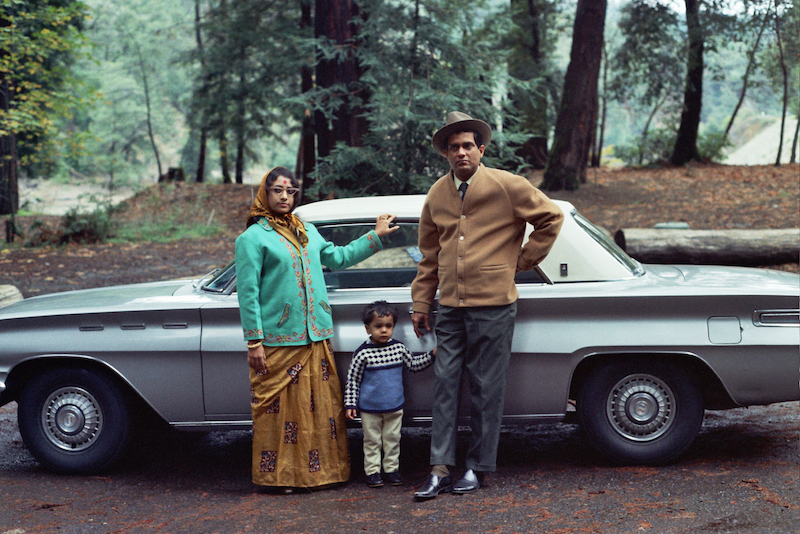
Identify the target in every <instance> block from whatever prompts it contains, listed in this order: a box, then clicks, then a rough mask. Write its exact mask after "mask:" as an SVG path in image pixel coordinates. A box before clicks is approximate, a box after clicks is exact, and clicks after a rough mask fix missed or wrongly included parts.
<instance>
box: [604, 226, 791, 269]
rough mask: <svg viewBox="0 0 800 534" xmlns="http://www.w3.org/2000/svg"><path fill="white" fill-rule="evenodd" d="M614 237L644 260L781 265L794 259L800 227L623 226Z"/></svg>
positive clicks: (626, 248)
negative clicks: (667, 227)
mask: <svg viewBox="0 0 800 534" xmlns="http://www.w3.org/2000/svg"><path fill="white" fill-rule="evenodd" d="M614 241H616V242H617V244H618V245H619V246H620V247H621V248H622V249H623V250H625V251H626V252H627V253H628V254H630V255H631V256H633V257H634V258H636V259H637V260H639V261H641V262H644V263H691V264H709V265H745V266H757V265H781V264H784V263H797V262H798V257H799V256H800V229H798V228H790V229H780V230H659V229H650V228H625V229H622V230H618V231H617V233H616V234H615V235H614Z"/></svg>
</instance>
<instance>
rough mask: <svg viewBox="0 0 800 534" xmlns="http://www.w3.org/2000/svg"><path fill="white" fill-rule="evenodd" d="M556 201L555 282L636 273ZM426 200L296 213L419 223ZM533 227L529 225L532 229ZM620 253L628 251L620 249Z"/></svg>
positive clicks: (549, 261) (389, 199)
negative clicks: (560, 217)
mask: <svg viewBox="0 0 800 534" xmlns="http://www.w3.org/2000/svg"><path fill="white" fill-rule="evenodd" d="M553 202H555V203H556V204H557V205H558V207H559V208H561V211H563V212H564V215H565V220H564V225H563V226H562V228H561V233H560V235H559V237H558V239H557V240H556V242H555V244H554V245H553V249H552V250H551V251H550V254H548V255H547V257H546V258H545V259H544V260H543V261H542V263H541V265H540V267H541V268H542V270H543V271H544V272H545V274H546V275H547V277H548V278H550V280H552V281H553V282H554V283H559V282H586V281H600V280H620V279H624V278H633V277H634V276H635V274H634V272H632V271H631V270H630V269H629V268H628V267H626V266H624V265H623V264H622V263H620V261H619V260H618V259H617V258H615V257H614V255H613V254H611V253H610V252H609V251H610V248H616V245H614V244H613V241H612V240H610V239H609V240H608V242H610V243H607V244H606V245H605V246H603V245H602V244H601V243H599V242H598V240H597V239H595V238H592V237H591V236H590V234H589V233H588V232H587V231H586V230H585V229H584V228H582V227H581V226H580V225H579V224H578V222H577V220H576V219H575V217H576V210H575V207H574V206H573V205H572V204H570V203H569V202H565V201H562V200H554V201H553ZM424 203H425V195H392V196H377V197H358V198H339V199H334V200H322V201H319V202H312V203H310V204H305V205H303V206H299V207H298V208H297V209H296V210H295V212H294V213H295V214H296V215H297V216H298V217H300V218H301V219H302V220H304V221H307V222H310V223H312V224H314V225H324V224H326V223H345V224H348V223H355V222H359V223H368V224H374V222H375V218H376V217H377V216H378V215H382V214H384V213H391V214H393V215H396V216H397V219H398V220H399V221H413V222H416V221H417V220H418V219H419V216H420V214H421V213H422V206H423V204H424ZM532 229H533V228H532V227H531V226H530V225H528V232H530V231H531V230H532ZM526 240H527V235H526ZM619 254H622V255H624V254H625V253H624V252H622V251H619Z"/></svg>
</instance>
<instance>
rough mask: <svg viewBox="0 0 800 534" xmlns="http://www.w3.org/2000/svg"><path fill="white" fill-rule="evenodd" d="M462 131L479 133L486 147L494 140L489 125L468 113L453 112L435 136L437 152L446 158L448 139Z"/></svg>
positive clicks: (434, 141)
mask: <svg viewBox="0 0 800 534" xmlns="http://www.w3.org/2000/svg"><path fill="white" fill-rule="evenodd" d="M461 131H475V132H478V133H479V134H481V137H482V138H483V144H484V145H488V144H489V141H491V140H492V129H491V128H490V127H489V125H488V124H486V123H485V122H483V121H481V120H478V119H473V118H472V117H470V116H469V115H467V114H466V113H461V112H460V111H451V112H450V113H448V114H447V119H446V120H445V125H444V126H443V127H442V128H441V129H440V130H439V131H438V132H436V133H435V134H433V140H432V141H431V142H432V143H433V148H435V149H436V152H438V153H439V154H441V155H442V156H444V155H445V149H446V148H447V138H448V137H450V136H451V135H453V134H454V133H456V132H461Z"/></svg>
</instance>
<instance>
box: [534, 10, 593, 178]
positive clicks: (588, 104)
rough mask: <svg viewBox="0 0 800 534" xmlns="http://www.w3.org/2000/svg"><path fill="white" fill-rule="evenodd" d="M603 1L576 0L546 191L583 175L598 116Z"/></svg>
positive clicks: (547, 170) (548, 162)
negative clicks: (567, 61) (568, 57)
mask: <svg viewBox="0 0 800 534" xmlns="http://www.w3.org/2000/svg"><path fill="white" fill-rule="evenodd" d="M606 5H607V3H606V0H578V7H577V10H576V13H575V24H574V29H573V33H572V52H571V54H570V61H569V66H568V67H567V73H566V76H565V77H564V94H563V96H562V97H561V106H560V108H559V112H558V118H557V119H556V128H555V135H554V138H553V147H552V149H551V151H550V155H549V157H548V158H547V166H546V167H545V170H544V180H543V182H542V188H543V189H545V190H548V191H555V190H560V189H566V190H575V189H578V187H579V184H580V182H581V180H582V179H585V177H586V165H587V163H588V157H589V150H590V148H591V144H592V137H593V135H594V130H595V127H596V120H597V84H598V79H599V77H600V60H601V55H602V50H603V30H604V27H605V19H606Z"/></svg>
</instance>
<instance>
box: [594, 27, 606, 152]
mask: <svg viewBox="0 0 800 534" xmlns="http://www.w3.org/2000/svg"><path fill="white" fill-rule="evenodd" d="M607 86H608V54H607V50H606V45H605V42H604V43H603V92H602V94H601V96H600V127H599V129H598V132H597V134H598V139H597V142H596V143H594V144H593V147H594V148H593V152H592V167H600V163H601V162H602V160H603V143H604V137H605V133H606V113H607V111H608V99H607V98H606V87H607Z"/></svg>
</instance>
